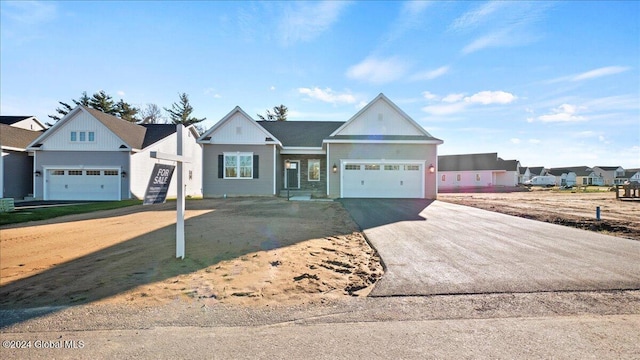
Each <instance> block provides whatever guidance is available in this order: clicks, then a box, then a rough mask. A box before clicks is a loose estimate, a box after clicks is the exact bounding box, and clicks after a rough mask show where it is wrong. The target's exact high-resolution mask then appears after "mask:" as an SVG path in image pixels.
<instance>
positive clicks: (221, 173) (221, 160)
mask: <svg viewBox="0 0 640 360" xmlns="http://www.w3.org/2000/svg"><path fill="white" fill-rule="evenodd" d="M222 178H224V155H222V154H220V155H218V179H222Z"/></svg>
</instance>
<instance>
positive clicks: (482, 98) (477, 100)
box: [422, 91, 518, 115]
mask: <svg viewBox="0 0 640 360" xmlns="http://www.w3.org/2000/svg"><path fill="white" fill-rule="evenodd" d="M423 96H424V97H425V99H427V100H431V101H434V100H438V99H440V97H439V96H438V95H436V94H432V93H430V92H428V91H425V92H424V93H423ZM517 98H518V97H517V96H515V95H513V94H511V93H508V92H505V91H480V92H477V93H475V94H473V95H471V96H465V94H464V93H451V94H448V95H447V96H445V97H443V98H442V99H441V100H440V102H441V103H439V104H434V105H428V106H425V107H423V108H422V111H424V112H427V113H429V114H431V115H451V114H455V113H458V112H461V111H464V110H465V109H466V108H468V107H469V106H473V105H491V104H500V105H504V104H509V103H511V102H513V101H515V100H516V99H517Z"/></svg>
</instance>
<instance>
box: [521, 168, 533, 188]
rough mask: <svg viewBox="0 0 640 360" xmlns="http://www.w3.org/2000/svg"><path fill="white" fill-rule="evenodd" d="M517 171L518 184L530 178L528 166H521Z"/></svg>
mask: <svg viewBox="0 0 640 360" xmlns="http://www.w3.org/2000/svg"><path fill="white" fill-rule="evenodd" d="M518 172H519V174H518V184H524V182H525V181H527V180H530V179H531V171H529V168H528V167H524V166H521V167H520V170H519V171H518Z"/></svg>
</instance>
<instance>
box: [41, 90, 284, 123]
mask: <svg viewBox="0 0 640 360" xmlns="http://www.w3.org/2000/svg"><path fill="white" fill-rule="evenodd" d="M178 97H179V100H178V101H177V102H174V103H173V104H171V108H163V109H164V111H165V112H166V113H167V115H168V117H169V119H168V120H169V123H171V124H183V125H184V126H189V125H192V124H197V123H200V122H202V121H204V120H206V119H207V118H201V119H199V118H197V117H195V116H191V113H192V112H193V106H191V104H190V103H189V95H187V94H186V93H179V94H178ZM71 103H72V104H74V106H72V105H70V103H66V102H63V101H58V104H60V106H59V107H57V108H56V113H55V114H52V115H48V117H49V118H51V119H53V120H54V121H58V120H60V119H62V118H63V117H64V116H65V115H67V114H68V113H69V112H71V110H73V109H74V108H75V107H76V106H78V105H83V106H86V107H89V108H92V109H96V110H99V111H102V112H103V113H105V114H109V115H113V116H117V117H119V118H121V119H122V120H126V121H129V122H132V123H137V124H160V123H165V122H166V119H165V117H164V116H163V115H162V111H161V110H160V107H158V105H156V104H147V105H146V106H145V107H144V108H137V107H135V106H133V105H131V104H129V103H128V102H126V101H124V100H123V99H120V100H119V101H117V102H116V101H115V100H114V99H113V97H112V96H111V95H109V94H107V93H106V92H105V91H104V90H100V91H98V92H96V93H94V94H93V95H92V96H91V97H89V95H87V92H86V91H84V92H83V93H82V95H81V96H80V98H78V99H72V100H71ZM288 111H289V109H287V107H286V106H284V105H279V106H274V107H273V113H272V112H271V111H270V110H268V109H267V110H266V113H265V115H261V114H257V115H258V118H259V119H260V120H264V121H286V120H287V112H288ZM47 125H48V126H52V125H53V124H51V123H47Z"/></svg>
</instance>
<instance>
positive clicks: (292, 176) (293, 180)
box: [284, 160, 300, 189]
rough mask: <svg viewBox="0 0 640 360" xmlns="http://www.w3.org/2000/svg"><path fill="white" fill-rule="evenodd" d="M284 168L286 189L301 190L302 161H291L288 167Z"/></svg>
mask: <svg viewBox="0 0 640 360" xmlns="http://www.w3.org/2000/svg"><path fill="white" fill-rule="evenodd" d="M286 164H287V162H285V168H284V188H285V189H299V188H300V160H289V161H288V165H286Z"/></svg>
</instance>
